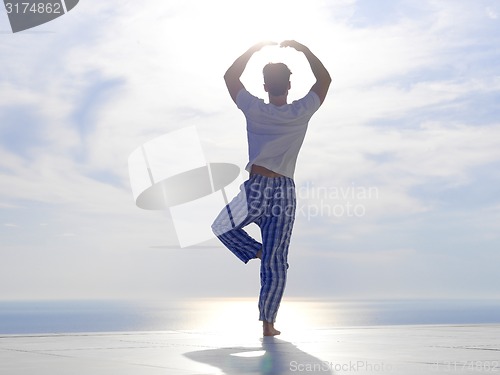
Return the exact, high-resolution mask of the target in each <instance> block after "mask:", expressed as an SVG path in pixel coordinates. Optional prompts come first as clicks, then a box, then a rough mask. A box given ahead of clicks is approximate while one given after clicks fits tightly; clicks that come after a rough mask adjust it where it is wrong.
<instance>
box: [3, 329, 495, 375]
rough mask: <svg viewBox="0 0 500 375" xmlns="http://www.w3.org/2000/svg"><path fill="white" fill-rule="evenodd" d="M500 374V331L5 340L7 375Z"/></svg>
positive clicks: (136, 334)
mask: <svg viewBox="0 0 500 375" xmlns="http://www.w3.org/2000/svg"><path fill="white" fill-rule="evenodd" d="M496 372H498V373H500V325H462V326H439V325H435V326H424V325H420V326H377V327H355V328H338V329H324V330H310V331H307V330H301V331H295V332H292V333H288V334H283V335H282V337H280V338H267V337H266V338H264V339H262V338H259V337H258V336H256V335H252V334H249V333H247V332H245V333H244V334H241V333H238V332H234V333H228V332H224V333H222V334H221V333H220V332H208V331H207V332H202V331H165V332H121V333H84V334H67V335H63V334H58V335H6V336H0V374H6V375H21V374H22V375H32V374H37V375H45V374H47V375H48V374H50V375H58V374H61V375H63V374H64V375H67V374H72V375H73V374H74V375H79V374H86V375H87V374H92V375H101V374H106V375H109V374H120V375H129V374H130V375H132V374H133V375H149V374H164V375H165V374H168V375H170V374H172V375H177V374H179V375H183V374H231V375H232V374H296V373H304V374H352V373H365V374H375V373H377V374H386V373H387V374H389V373H392V374H405V375H413V374H446V373H448V374H451V373H455V374H458V373H459V374H477V373H496Z"/></svg>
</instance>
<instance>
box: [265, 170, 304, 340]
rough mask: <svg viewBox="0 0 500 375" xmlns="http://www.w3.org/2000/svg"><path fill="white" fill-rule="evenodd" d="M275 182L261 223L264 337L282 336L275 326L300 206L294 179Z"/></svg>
mask: <svg viewBox="0 0 500 375" xmlns="http://www.w3.org/2000/svg"><path fill="white" fill-rule="evenodd" d="M272 180H273V184H274V189H273V197H272V200H271V202H269V203H270V204H269V205H268V207H267V212H266V213H265V214H264V215H263V216H262V217H261V219H260V223H259V224H260V227H261V232H262V242H263V251H262V263H261V272H260V277H261V290H260V297H259V311H260V320H262V321H263V325H264V335H275V334H279V333H280V332H279V331H277V330H275V329H274V326H273V324H274V321H275V320H276V315H277V314H278V308H279V305H280V303H281V299H282V297H283V293H284V291H285V286H286V277H287V269H288V247H289V244H290V238H291V235H292V228H293V223H294V220H295V206H296V200H295V185H294V182H293V180H292V179H291V178H287V177H280V178H273V179H272Z"/></svg>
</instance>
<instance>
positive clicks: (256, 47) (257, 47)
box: [251, 40, 278, 52]
mask: <svg viewBox="0 0 500 375" xmlns="http://www.w3.org/2000/svg"><path fill="white" fill-rule="evenodd" d="M277 45H278V43H276V42H273V41H271V40H266V41H263V42H259V43H257V44H254V45H253V46H252V47H251V49H252V50H253V51H254V52H257V51H260V50H261V49H262V48H264V47H266V46H277Z"/></svg>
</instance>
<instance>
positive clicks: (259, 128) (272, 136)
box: [236, 89, 321, 178]
mask: <svg viewBox="0 0 500 375" xmlns="http://www.w3.org/2000/svg"><path fill="white" fill-rule="evenodd" d="M236 105H237V106H238V108H239V109H241V111H242V112H243V113H244V115H245V118H246V120H247V136H248V154H249V162H248V164H247V166H246V167H245V169H246V170H247V171H249V172H250V170H251V168H252V165H254V164H255V165H260V166H262V167H265V168H267V169H269V170H271V171H273V172H276V173H279V174H282V175H283V176H287V177H290V178H293V173H294V171H295V164H296V162H297V156H298V154H299V150H300V147H301V146H302V142H303V141H304V137H305V135H306V131H307V125H308V123H309V119H310V118H311V116H312V115H313V114H314V112H316V111H317V110H318V108H319V107H320V105H321V101H320V99H319V96H318V95H317V94H316V93H315V92H314V91H309V93H308V94H307V95H306V96H304V97H303V98H302V99H299V100H295V101H294V102H292V103H290V104H285V105H283V106H280V107H278V106H275V105H274V104H267V103H264V100H262V99H259V98H257V97H255V96H253V95H252V94H250V93H249V92H248V91H247V90H246V89H241V90H240V91H239V92H238V94H237V95H236Z"/></svg>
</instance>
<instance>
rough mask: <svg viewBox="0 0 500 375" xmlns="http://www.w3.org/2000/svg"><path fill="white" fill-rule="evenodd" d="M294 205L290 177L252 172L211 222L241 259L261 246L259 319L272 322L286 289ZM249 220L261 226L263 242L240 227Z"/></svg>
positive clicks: (215, 230)
mask: <svg viewBox="0 0 500 375" xmlns="http://www.w3.org/2000/svg"><path fill="white" fill-rule="evenodd" d="M295 208H296V200H295V184H294V182H293V180H292V179H291V178H288V177H265V176H261V175H258V174H255V175H252V176H251V177H250V178H249V179H248V180H247V181H245V183H244V184H243V185H242V186H241V189H240V193H239V194H238V195H237V196H236V197H235V198H234V199H233V200H232V201H231V202H230V203H229V204H228V205H227V206H226V207H225V208H224V209H223V210H222V211H221V212H220V214H219V215H218V216H217V218H216V219H215V221H214V223H213V224H212V230H213V232H214V233H215V235H216V236H217V237H218V238H219V239H220V240H221V242H222V243H223V244H224V245H225V246H226V247H227V248H228V249H229V250H231V251H232V252H233V253H234V255H236V256H237V257H238V258H239V259H240V260H241V261H243V262H244V263H247V262H248V261H249V260H250V259H253V258H255V256H256V254H257V252H258V251H259V250H260V249H261V248H262V261H261V268H260V282H261V289H260V296H259V311H260V318H259V319H260V320H263V321H267V322H271V323H274V321H275V320H276V315H277V313H278V308H279V305H280V302H281V298H282V297H283V292H284V290H285V284H286V276H287V269H288V263H287V257H288V247H289V244H290V237H291V235H292V228H293V222H294V220H295ZM250 223H255V224H257V225H258V226H259V227H260V230H261V234H262V244H261V243H259V242H258V241H256V240H255V239H254V238H252V237H251V236H250V235H248V233H247V232H245V231H244V230H243V227H245V226H246V225H248V224H250Z"/></svg>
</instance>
